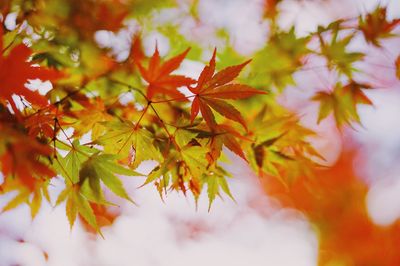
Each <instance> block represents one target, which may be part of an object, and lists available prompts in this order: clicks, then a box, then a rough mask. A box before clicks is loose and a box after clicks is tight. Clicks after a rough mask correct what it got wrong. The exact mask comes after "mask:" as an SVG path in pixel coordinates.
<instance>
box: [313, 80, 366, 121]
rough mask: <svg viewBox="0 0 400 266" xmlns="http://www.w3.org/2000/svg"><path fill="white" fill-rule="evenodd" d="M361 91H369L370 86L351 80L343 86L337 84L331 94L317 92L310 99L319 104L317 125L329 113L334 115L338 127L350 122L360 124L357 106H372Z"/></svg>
mask: <svg viewBox="0 0 400 266" xmlns="http://www.w3.org/2000/svg"><path fill="white" fill-rule="evenodd" d="M362 89H371V86H370V85H368V84H362V83H357V82H355V81H353V80H352V81H350V82H349V83H348V84H346V85H344V86H342V84H341V83H337V84H336V86H335V88H334V90H333V91H332V92H326V91H319V92H317V93H316V94H315V95H314V96H313V97H312V98H311V99H312V100H314V101H318V102H320V109H319V115H318V123H319V122H321V120H323V119H324V118H326V117H327V116H328V115H329V114H330V113H331V112H333V113H334V116H335V120H336V123H337V125H338V126H339V127H341V126H342V125H343V124H349V125H350V124H351V122H352V121H354V122H357V123H360V117H359V115H358V113H357V108H356V106H357V104H366V105H372V102H371V100H370V99H369V98H368V97H367V96H366V95H365V94H364V92H363V91H362Z"/></svg>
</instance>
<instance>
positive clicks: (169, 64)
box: [137, 46, 194, 99]
mask: <svg viewBox="0 0 400 266" xmlns="http://www.w3.org/2000/svg"><path fill="white" fill-rule="evenodd" d="M189 50H190V49H189V48H188V49H187V50H186V51H184V52H183V53H181V54H179V55H177V56H175V57H173V58H171V59H169V60H167V61H165V62H164V63H161V58H160V54H159V52H158V48H157V46H156V49H155V51H154V54H153V56H152V57H151V58H150V62H149V65H148V67H147V69H146V68H144V67H143V65H142V64H141V63H140V62H137V66H138V68H139V71H140V74H141V75H142V77H143V79H144V80H145V81H147V82H148V86H147V93H146V96H147V98H148V99H152V98H153V97H154V95H155V94H164V95H168V96H172V97H176V98H179V97H183V98H184V97H185V95H183V94H182V93H181V92H179V91H178V90H177V88H179V87H182V86H189V85H191V84H193V83H194V80H193V79H191V78H188V77H185V76H182V75H172V74H171V73H172V72H173V71H174V70H176V69H177V68H178V67H179V66H180V65H181V63H182V61H183V59H185V57H186V55H187V53H188V52H189Z"/></svg>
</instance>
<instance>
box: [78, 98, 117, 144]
mask: <svg viewBox="0 0 400 266" xmlns="http://www.w3.org/2000/svg"><path fill="white" fill-rule="evenodd" d="M81 108H82V110H79V111H76V112H74V113H73V115H74V116H75V117H76V118H77V120H76V122H75V123H74V124H73V125H72V126H73V128H74V129H75V131H74V135H73V136H74V137H80V136H82V135H83V134H85V133H87V132H89V131H91V132H92V138H93V139H96V138H98V137H99V136H100V135H101V134H102V133H103V132H104V129H105V128H104V126H103V125H102V123H101V122H105V121H110V120H111V119H112V116H111V115H110V114H108V113H107V112H106V111H107V110H106V107H105V106H104V102H103V101H102V100H101V99H100V98H97V99H95V101H94V102H93V103H92V102H89V103H88V104H86V105H85V106H84V107H83V106H82V107H81Z"/></svg>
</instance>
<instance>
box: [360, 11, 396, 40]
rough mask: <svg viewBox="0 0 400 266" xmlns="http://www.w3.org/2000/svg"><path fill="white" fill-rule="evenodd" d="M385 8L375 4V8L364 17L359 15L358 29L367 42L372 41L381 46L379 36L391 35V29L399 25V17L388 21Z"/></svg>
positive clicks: (386, 36)
mask: <svg viewBox="0 0 400 266" xmlns="http://www.w3.org/2000/svg"><path fill="white" fill-rule="evenodd" d="M386 13H387V8H386V7H380V6H377V8H376V9H375V10H374V11H373V12H371V13H368V14H367V15H366V16H365V18H363V17H362V16H360V17H359V29H360V30H361V31H362V33H363V34H364V38H365V40H366V41H367V42H368V43H372V44H373V45H375V46H377V47H381V44H380V43H379V39H380V38H388V37H392V36H393V34H391V32H392V30H393V29H394V28H395V27H396V26H398V25H400V19H394V20H392V21H388V20H387V17H386Z"/></svg>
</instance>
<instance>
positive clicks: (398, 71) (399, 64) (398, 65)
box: [395, 55, 400, 79]
mask: <svg viewBox="0 0 400 266" xmlns="http://www.w3.org/2000/svg"><path fill="white" fill-rule="evenodd" d="M395 67H396V76H397V78H398V79H400V55H399V56H398V57H397V59H396V62H395Z"/></svg>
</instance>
